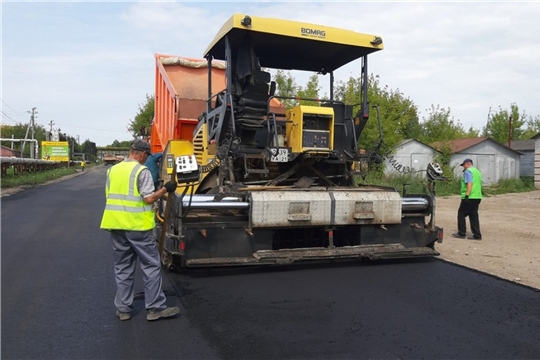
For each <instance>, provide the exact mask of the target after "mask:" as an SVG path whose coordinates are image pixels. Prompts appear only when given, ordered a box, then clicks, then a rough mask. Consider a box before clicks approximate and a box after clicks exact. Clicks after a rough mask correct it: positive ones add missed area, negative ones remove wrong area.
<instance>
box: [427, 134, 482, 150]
mask: <svg viewBox="0 0 540 360" xmlns="http://www.w3.org/2000/svg"><path fill="white" fill-rule="evenodd" d="M487 139H489V138H487V137H480V138H469V139H456V140H447V141H435V142H434V143H433V144H431V146H432V147H434V148H435V149H437V150H441V149H442V148H443V147H444V146H445V145H447V146H449V147H450V150H452V152H453V153H459V152H462V151H463V150H466V149H468V148H470V147H473V146H474V145H478V144H480V143H481V142H483V141H486V140H487Z"/></svg>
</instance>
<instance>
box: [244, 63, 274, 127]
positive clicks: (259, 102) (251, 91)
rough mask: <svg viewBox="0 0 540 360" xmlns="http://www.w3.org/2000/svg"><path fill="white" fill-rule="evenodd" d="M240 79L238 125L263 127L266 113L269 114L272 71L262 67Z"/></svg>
mask: <svg viewBox="0 0 540 360" xmlns="http://www.w3.org/2000/svg"><path fill="white" fill-rule="evenodd" d="M243 80H244V81H239V82H238V84H239V88H240V89H239V90H240V91H239V95H238V97H237V107H236V109H235V119H236V124H237V125H240V126H242V125H245V126H252V127H262V126H263V125H262V122H263V121H264V117H265V115H267V114H268V99H269V98H270V96H271V95H273V94H271V91H270V90H271V88H273V89H274V91H275V86H270V73H268V72H266V71H262V70H260V69H257V70H255V71H254V72H253V73H252V74H251V75H249V76H247V77H246V78H244V79H243Z"/></svg>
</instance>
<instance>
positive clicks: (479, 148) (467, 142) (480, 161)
mask: <svg viewBox="0 0 540 360" xmlns="http://www.w3.org/2000/svg"><path fill="white" fill-rule="evenodd" d="M443 144H447V145H448V146H449V147H450V149H451V150H452V152H453V153H454V155H453V156H452V159H451V160H450V166H453V167H454V169H455V170H454V174H455V175H456V176H457V177H459V176H461V174H462V172H463V168H462V167H461V166H460V164H461V163H462V162H463V160H464V159H467V158H469V159H472V161H473V164H474V166H475V167H476V168H478V170H480V172H482V182H483V183H484V185H490V184H494V183H497V182H498V181H499V180H501V179H517V178H519V176H520V175H519V167H520V155H521V154H520V153H519V152H517V151H514V150H512V149H510V148H509V147H508V146H506V145H502V144H499V143H498V142H496V141H495V140H493V139H491V138H489V137H481V138H472V139H458V140H451V141H446V142H444V143H441V142H437V143H434V144H432V146H433V147H434V148H436V149H440V148H441V147H442V146H443Z"/></svg>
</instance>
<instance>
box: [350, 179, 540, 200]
mask: <svg viewBox="0 0 540 360" xmlns="http://www.w3.org/2000/svg"><path fill="white" fill-rule="evenodd" d="M359 182H360V183H362V184H366V185H367V184H372V185H381V186H389V187H393V188H395V189H396V190H397V191H399V192H400V193H402V192H403V188H404V187H405V189H406V192H407V193H409V194H422V193H426V192H427V180H426V179H425V178H422V177H418V176H414V175H401V176H381V175H379V174H370V175H368V176H367V177H366V179H365V180H363V181H362V180H360V181H359ZM533 190H535V188H534V178H533V177H531V176H528V177H527V176H524V177H521V178H519V179H504V180H501V181H499V182H498V183H496V184H493V185H490V186H484V187H483V188H482V191H483V194H484V195H485V196H491V195H498V194H506V193H516V192H527V191H533ZM460 193H461V179H459V178H456V179H450V180H448V181H437V182H436V195H437V196H451V195H460Z"/></svg>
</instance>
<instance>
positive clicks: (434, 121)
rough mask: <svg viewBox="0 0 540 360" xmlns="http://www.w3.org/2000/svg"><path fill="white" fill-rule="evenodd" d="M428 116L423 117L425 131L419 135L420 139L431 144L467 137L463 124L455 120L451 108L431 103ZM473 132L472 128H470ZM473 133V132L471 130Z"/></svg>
mask: <svg viewBox="0 0 540 360" xmlns="http://www.w3.org/2000/svg"><path fill="white" fill-rule="evenodd" d="M427 111H429V115H428V116H427V118H422V120H423V122H422V124H421V125H422V129H423V132H422V134H421V135H420V137H419V140H420V141H423V142H425V143H426V144H431V143H433V142H435V141H448V140H454V139H460V138H465V137H466V132H465V130H464V129H463V125H461V123H460V122H459V120H458V121H454V117H453V116H451V115H450V109H445V108H442V107H440V106H439V105H437V107H435V106H433V105H431V109H429V110H427ZM469 132H471V129H469ZM471 133H473V132H471Z"/></svg>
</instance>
